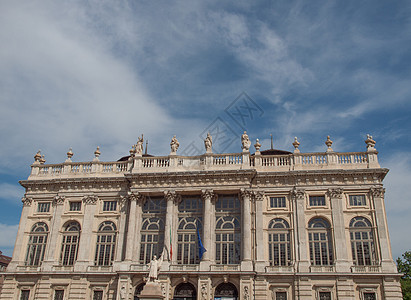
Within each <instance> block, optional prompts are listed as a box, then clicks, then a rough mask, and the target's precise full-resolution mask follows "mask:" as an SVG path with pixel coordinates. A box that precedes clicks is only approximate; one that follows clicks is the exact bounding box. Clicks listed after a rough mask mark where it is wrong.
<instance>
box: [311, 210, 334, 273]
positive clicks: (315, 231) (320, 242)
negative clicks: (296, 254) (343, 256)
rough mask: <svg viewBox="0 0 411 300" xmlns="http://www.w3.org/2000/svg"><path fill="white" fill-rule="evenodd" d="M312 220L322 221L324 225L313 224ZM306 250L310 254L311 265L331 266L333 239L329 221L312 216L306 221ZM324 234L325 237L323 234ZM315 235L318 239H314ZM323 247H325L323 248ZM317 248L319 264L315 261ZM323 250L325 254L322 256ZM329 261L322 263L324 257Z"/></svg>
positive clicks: (332, 262)
mask: <svg viewBox="0 0 411 300" xmlns="http://www.w3.org/2000/svg"><path fill="white" fill-rule="evenodd" d="M314 222H316V223H320V222H323V224H324V225H325V226H323V227H322V226H314ZM307 229H308V230H307V233H308V247H309V248H308V250H309V255H310V264H311V266H333V265H334V263H335V254H334V241H333V234H332V228H331V222H330V221H328V220H327V219H325V218H323V217H313V218H312V219H311V220H310V221H309V222H308V228H307ZM324 234H325V238H326V239H324V238H323V235H324ZM316 235H317V236H318V239H316ZM324 247H325V249H324ZM317 250H318V253H319V260H320V262H321V263H320V264H318V263H317ZM324 250H325V254H326V256H324ZM325 258H326V260H327V261H328V262H329V263H328V264H324V259H325Z"/></svg>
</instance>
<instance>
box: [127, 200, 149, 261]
mask: <svg viewBox="0 0 411 300" xmlns="http://www.w3.org/2000/svg"><path fill="white" fill-rule="evenodd" d="M145 202H146V197H145V196H142V197H138V201H137V205H136V215H135V219H136V220H135V222H136V224H135V230H134V250H133V252H134V254H132V255H131V259H132V261H133V262H135V263H136V262H139V261H140V251H141V246H140V245H141V243H140V242H141V226H142V223H143V205H144V203H145Z"/></svg>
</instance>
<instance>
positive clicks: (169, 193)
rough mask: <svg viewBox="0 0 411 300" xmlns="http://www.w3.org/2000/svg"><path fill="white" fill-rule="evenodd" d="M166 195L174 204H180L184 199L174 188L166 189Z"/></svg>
mask: <svg viewBox="0 0 411 300" xmlns="http://www.w3.org/2000/svg"><path fill="white" fill-rule="evenodd" d="M164 197H165V198H166V200H167V201H169V200H171V201H173V203H174V204H178V203H180V202H181V200H182V198H181V195H180V194H177V193H176V192H175V191H172V190H168V191H164Z"/></svg>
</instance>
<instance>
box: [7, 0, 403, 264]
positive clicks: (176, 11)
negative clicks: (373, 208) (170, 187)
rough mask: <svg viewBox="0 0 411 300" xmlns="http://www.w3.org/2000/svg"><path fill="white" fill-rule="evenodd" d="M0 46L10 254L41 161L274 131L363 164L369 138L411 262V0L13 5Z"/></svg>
mask: <svg viewBox="0 0 411 300" xmlns="http://www.w3.org/2000/svg"><path fill="white" fill-rule="evenodd" d="M17 2H18V3H17ZM0 40H1V41H2V47H0V104H1V109H0V129H1V130H0V141H1V143H0V154H1V155H0V201H1V204H2V208H3V209H2V210H1V211H0V232H1V234H0V250H2V251H3V252H5V253H6V254H11V252H12V247H13V244H14V238H15V232H16V230H17V226H18V222H19V217H20V212H21V202H20V199H21V197H22V196H23V194H24V191H23V189H22V188H21V187H19V184H18V181H19V180H24V179H26V178H27V176H28V174H29V171H30V164H31V163H32V162H33V156H34V154H35V153H36V151H37V150H38V149H41V150H42V153H43V154H45V155H46V159H47V162H48V163H60V162H63V161H64V160H65V158H66V155H65V153H66V152H67V150H68V148H69V147H72V148H73V152H74V157H73V160H75V161H88V160H91V159H92V158H93V152H94V150H95V148H96V146H97V145H99V146H100V149H101V152H102V155H101V160H104V161H114V160H117V159H118V158H120V157H122V156H124V155H127V154H128V150H129V149H130V146H131V145H132V144H134V143H135V142H136V140H137V137H138V136H139V135H140V134H141V133H144V136H145V138H146V139H148V140H149V152H150V153H152V154H156V155H167V154H168V152H169V142H170V139H171V137H172V136H173V135H177V138H178V139H179V141H180V152H181V153H183V152H187V153H188V152H189V151H191V150H193V149H194V150H195V149H201V150H202V149H203V145H202V140H201V136H203V134H204V132H205V131H206V130H207V129H209V128H211V127H212V126H214V127H215V126H216V124H217V125H219V126H220V127H224V128H225V129H226V130H227V131H226V132H227V135H226V137H225V141H224V142H225V144H224V147H223V146H222V147H221V149H222V150H224V151H225V152H239V151H240V138H239V136H240V135H241V133H242V131H243V130H244V129H246V130H247V131H248V133H249V135H250V138H251V139H252V140H253V141H255V139H256V138H259V139H260V142H262V144H263V147H262V148H268V147H269V146H270V142H269V139H270V138H269V136H270V134H273V137H274V144H275V145H274V146H275V148H278V149H284V150H292V149H293V147H292V145H291V143H292V142H293V139H294V136H297V137H298V138H299V141H300V142H301V145H300V149H301V151H302V152H313V151H325V147H326V146H325V145H324V141H325V139H326V136H327V135H331V139H332V140H333V141H334V144H333V149H334V150H335V151H364V150H365V144H364V140H365V137H366V134H367V133H370V134H372V135H373V137H374V139H375V140H376V141H377V145H376V148H377V149H378V150H379V152H380V153H379V161H380V164H381V166H383V167H386V168H389V169H390V172H389V174H388V176H387V178H386V180H385V184H386V188H387V193H386V209H387V215H388V222H389V228H390V235H391V240H392V248H393V254H394V257H398V256H399V255H400V254H401V253H402V252H404V251H405V250H410V248H411V236H410V234H409V232H408V228H407V227H408V224H409V219H410V217H411V205H410V204H409V203H410V201H409V196H408V194H409V191H408V185H409V184H410V181H411V169H410V166H411V159H410V154H411V153H410V149H411V148H410V146H411V140H410V129H411V118H410V112H411V101H410V100H411V99H410V98H411V81H410V79H411V68H410V62H411V2H409V1H376V0H373V1H326V2H324V1H233V2H221V1H207V3H204V1H173V2H172V3H170V2H169V1H155V2H153V1H128V2H127V1H88V2H85V1H70V2H64V3H62V2H57V1H2V2H1V3H0ZM238 97H239V98H238ZM236 99H237V101H236ZM247 99H251V100H252V102H248V103H254V104H255V106H254V107H253V108H254V109H255V110H253V113H254V114H253V115H252V117H251V115H250V116H248V117H244V120H240V119H241V118H240V117H239V116H238V115H237V116H236V115H233V111H230V107H231V108H233V106H230V105H234V106H235V105H239V104H240V103H242V102H241V101H248V100H247ZM233 103H234V104H233ZM230 113H231V116H232V117H233V118H232V117H230ZM210 126H211V127H210ZM189 146H190V147H191V150H190V149H189V148H190V147H189Z"/></svg>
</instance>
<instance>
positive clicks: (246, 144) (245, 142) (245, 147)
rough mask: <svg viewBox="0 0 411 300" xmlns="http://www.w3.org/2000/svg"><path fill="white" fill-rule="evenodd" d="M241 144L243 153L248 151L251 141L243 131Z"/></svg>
mask: <svg viewBox="0 0 411 300" xmlns="http://www.w3.org/2000/svg"><path fill="white" fill-rule="evenodd" d="M241 144H242V148H243V151H244V152H246V151H249V149H250V146H251V141H250V139H249V138H248V135H247V131H244V133H243V135H242V136H241Z"/></svg>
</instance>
